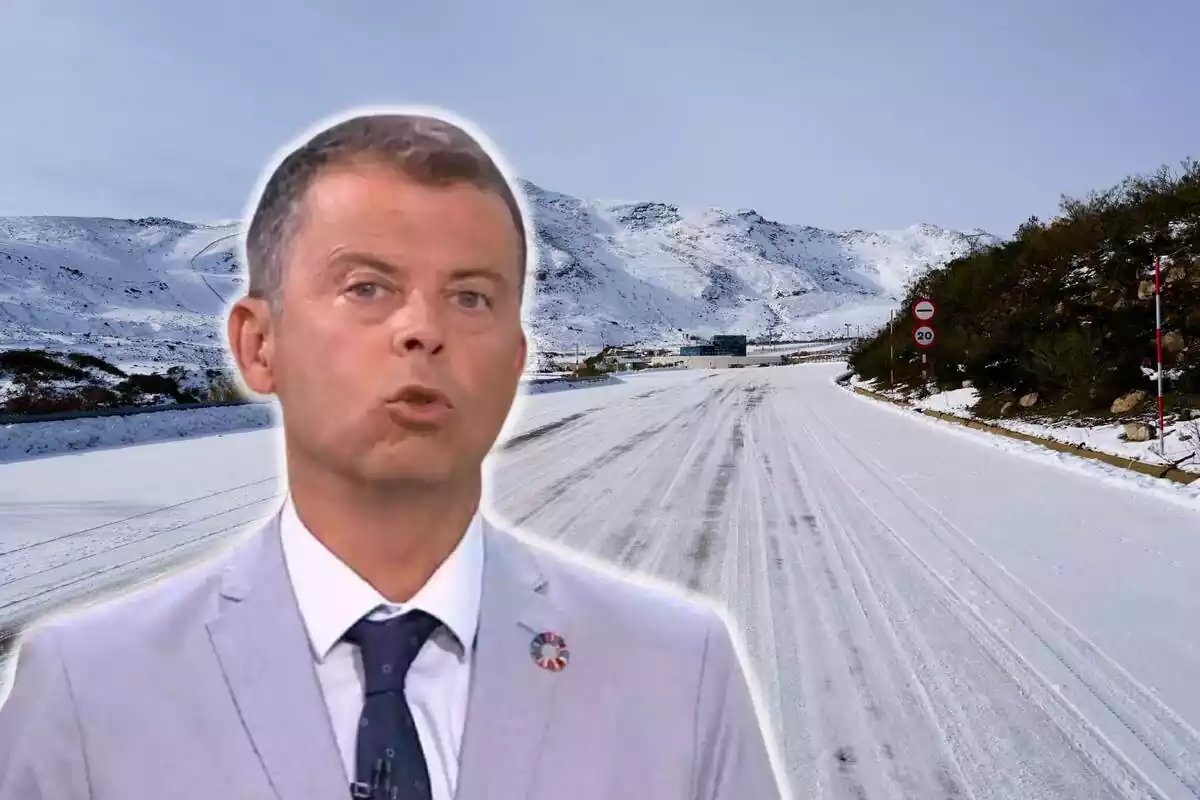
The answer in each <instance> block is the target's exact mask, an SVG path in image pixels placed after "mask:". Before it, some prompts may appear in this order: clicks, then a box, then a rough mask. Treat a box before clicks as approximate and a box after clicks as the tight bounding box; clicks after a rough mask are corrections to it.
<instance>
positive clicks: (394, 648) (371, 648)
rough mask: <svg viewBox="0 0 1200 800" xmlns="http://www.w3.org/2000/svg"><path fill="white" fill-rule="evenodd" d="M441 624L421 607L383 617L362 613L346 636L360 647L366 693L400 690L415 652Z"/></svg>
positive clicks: (417, 651) (415, 655) (418, 650)
mask: <svg viewBox="0 0 1200 800" xmlns="http://www.w3.org/2000/svg"><path fill="white" fill-rule="evenodd" d="M441 624H442V623H441V621H440V620H439V619H438V618H437V617H435V616H433V615H432V614H428V613H426V612H424V611H421V610H415V611H409V612H406V613H404V614H401V615H400V616H397V617H392V618H390V619H385V620H371V619H367V618H366V617H364V618H362V619H360V620H359V621H358V622H356V623H354V625H352V626H351V627H350V630H349V631H347V632H346V637H345V638H346V641H348V642H350V643H352V644H356V645H358V647H359V649H360V650H361V651H362V662H363V675H364V677H365V683H366V693H367V694H368V695H370V694H375V693H376V692H391V691H402V690H403V689H404V678H405V676H406V675H407V674H408V670H409V667H411V666H412V663H413V661H414V660H416V658H417V653H419V652H420V651H421V648H422V647H424V646H425V642H427V641H428V640H429V637H430V636H432V635H433V632H434V631H436V630H437V629H438V628H439V627H440V626H441Z"/></svg>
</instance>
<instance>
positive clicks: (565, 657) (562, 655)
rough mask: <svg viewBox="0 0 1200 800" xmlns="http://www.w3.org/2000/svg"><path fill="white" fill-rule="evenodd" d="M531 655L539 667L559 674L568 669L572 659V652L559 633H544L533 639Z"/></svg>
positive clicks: (530, 648)
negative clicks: (568, 663)
mask: <svg viewBox="0 0 1200 800" xmlns="http://www.w3.org/2000/svg"><path fill="white" fill-rule="evenodd" d="M529 655H531V656H532V657H533V661H534V663H535V664H537V665H538V666H539V667H541V668H542V669H545V670H549V671H551V672H559V671H561V670H562V669H564V668H566V666H567V662H568V661H569V660H570V659H571V651H569V650H567V643H566V642H565V641H563V638H562V637H561V636H559V635H558V634H557V633H551V632H550V631H544V632H542V633H539V634H538V635H537V636H535V637H533V642H532V643H531V644H530V647H529Z"/></svg>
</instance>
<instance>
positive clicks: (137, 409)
mask: <svg viewBox="0 0 1200 800" xmlns="http://www.w3.org/2000/svg"><path fill="white" fill-rule="evenodd" d="M251 405H264V406H265V405H268V404H267V403H264V402H261V401H258V400H224V401H220V402H213V403H179V404H177V405H166V406H126V407H123V408H97V409H93V410H91V411H60V412H56V413H53V414H0V425H19V424H21V423H28V422H58V421H61V420H67V419H86V418H89V417H128V416H133V415H134V414H152V413H155V412H160V411H194V410H196V409H200V408H224V407H226V406H251Z"/></svg>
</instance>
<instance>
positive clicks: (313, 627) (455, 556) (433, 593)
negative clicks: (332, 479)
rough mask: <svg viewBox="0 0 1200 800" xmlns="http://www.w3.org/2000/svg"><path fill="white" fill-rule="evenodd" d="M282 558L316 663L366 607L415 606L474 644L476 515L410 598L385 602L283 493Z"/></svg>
mask: <svg viewBox="0 0 1200 800" xmlns="http://www.w3.org/2000/svg"><path fill="white" fill-rule="evenodd" d="M279 522H280V536H281V538H282V544H283V556H284V561H285V562H286V564H287V569H288V574H289V576H290V578H291V581H292V588H293V591H294V592H295V595H296V602H297V604H298V605H299V607H300V615H301V617H302V618H303V620H304V625H305V628H306V629H307V631H308V637H309V642H310V644H311V645H312V650H313V654H314V655H315V656H316V659H317V661H318V662H323V661H324V660H325V658H326V657H327V656H328V655H329V652H330V651H331V650H332V649H333V647H334V645H336V644H337V643H338V642H339V641H340V640H341V638H342V636H343V635H344V634H345V633H346V631H347V630H349V629H350V626H351V625H353V624H354V623H355V622H357V621H358V620H360V619H361V618H363V617H364V616H367V615H368V614H370V613H371V612H372V611H375V610H377V609H380V608H381V607H382V608H385V609H387V610H388V611H389V612H393V611H394V612H404V611H409V610H412V609H421V610H422V611H426V612H428V613H430V614H432V615H433V616H435V617H437V618H438V619H439V620H441V621H442V623H443V624H444V625H445V626H446V627H447V628H449V629H450V632H451V633H453V634H454V636H455V638H457V639H458V641H459V643H460V644H461V645H462V650H463V654H464V655H465V653H466V652H469V651H470V650H471V648H472V647H473V645H474V641H475V631H476V627H477V626H478V623H479V600H480V595H481V593H482V587H483V531H482V527H481V520H480V517H479V514H476V515H475V516H474V517H473V518H472V519H471V522H470V524H469V525H468V526H467V530H466V533H465V535H464V536H463V538H462V540H461V541H460V542H459V544H458V546H457V547H455V549H454V550H453V552H451V553H450V556H449V557H448V558H447V559H446V560H445V561H444V562H442V564H441V566H439V567H438V569H437V570H436V571H435V572H434V573H433V575H432V576H431V577H430V578H429V580H428V581H427V582H426V583H425V585H424V586H422V587H421V588H420V589H419V590H418V591H417V593H416V594H415V595H413V597H412V599H411V600H410V601H409V602H407V603H404V604H396V603H391V602H389V601H388V600H387V599H386V598H385V597H384V596H383V595H381V594H380V593H379V592H378V591H377V590H376V589H375V588H374V587H373V586H371V584H369V583H367V582H366V581H365V580H363V578H362V577H361V576H359V574H358V573H356V572H355V571H354V570H352V569H351V568H350V567H349V566H348V565H347V564H346V563H345V562H344V561H342V560H341V559H340V558H338V557H337V556H336V555H334V554H333V552H332V551H330V550H329V548H327V547H326V546H325V545H324V544H322V543H321V541H320V540H318V539H317V538H316V537H315V536H313V534H312V532H311V531H309V530H308V528H307V527H305V525H304V523H303V522H302V521H301V520H300V517H299V516H298V515H297V513H296V507H295V505H294V504H293V502H292V497H291V494H290V493H289V494H288V496H287V498H286V499H285V501H284V505H283V509H282V511H281V513H280V521H279Z"/></svg>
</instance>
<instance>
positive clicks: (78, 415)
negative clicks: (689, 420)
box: [0, 374, 612, 425]
mask: <svg viewBox="0 0 1200 800" xmlns="http://www.w3.org/2000/svg"><path fill="white" fill-rule="evenodd" d="M609 380H612V376H611V375H607V374H605V375H597V376H595V377H587V378H572V377H567V376H559V375H556V376H539V377H533V378H529V379H528V380H523V381H521V384H522V385H523V386H537V385H539V384H543V383H558V382H564V383H571V384H577V383H595V382H597V381H609ZM253 405H261V406H266V405H270V403H268V402H263V401H261V400H223V401H219V402H212V403H177V404H175V405H162V406H124V407H121V408H97V409H93V410H90V411H59V412H55V413H53V414H0V425H20V424H27V423H30V422H60V421H62V420H69V419H89V418H93V417H129V416H133V415H135V414H154V413H159V412H163V411H195V410H198V409H201V408H227V407H229V406H253Z"/></svg>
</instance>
